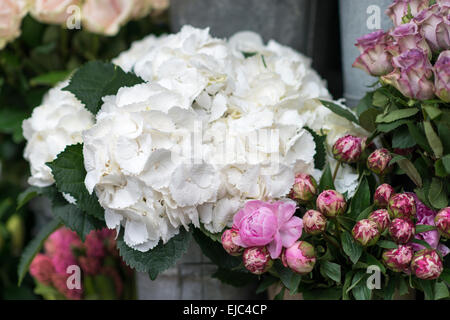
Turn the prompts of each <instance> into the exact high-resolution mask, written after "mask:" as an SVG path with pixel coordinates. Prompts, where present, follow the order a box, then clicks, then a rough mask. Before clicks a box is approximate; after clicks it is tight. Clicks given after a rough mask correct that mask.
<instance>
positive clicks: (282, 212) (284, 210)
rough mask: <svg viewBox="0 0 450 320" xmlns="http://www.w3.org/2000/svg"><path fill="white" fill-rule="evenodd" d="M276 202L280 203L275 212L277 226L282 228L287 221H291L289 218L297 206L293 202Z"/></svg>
mask: <svg viewBox="0 0 450 320" xmlns="http://www.w3.org/2000/svg"><path fill="white" fill-rule="evenodd" d="M278 202H280V204H279V207H278V212H277V214H278V225H279V226H282V225H283V224H285V223H286V222H288V221H289V219H291V217H292V216H293V215H294V213H295V209H296V207H297V206H296V204H295V202H294V201H286V202H282V201H278Z"/></svg>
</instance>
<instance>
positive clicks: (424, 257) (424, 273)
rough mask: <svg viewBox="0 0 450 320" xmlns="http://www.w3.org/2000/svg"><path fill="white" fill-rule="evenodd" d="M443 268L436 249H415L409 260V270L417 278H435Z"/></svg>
mask: <svg viewBox="0 0 450 320" xmlns="http://www.w3.org/2000/svg"><path fill="white" fill-rule="evenodd" d="M443 269H444V268H443V265H442V260H441V257H439V255H438V253H437V252H436V250H430V249H424V250H420V251H417V252H416V253H415V254H414V257H413V259H412V262H411V270H412V272H413V273H414V274H415V275H416V277H417V278H419V279H424V280H433V279H437V278H439V276H440V275H441V273H442V270H443Z"/></svg>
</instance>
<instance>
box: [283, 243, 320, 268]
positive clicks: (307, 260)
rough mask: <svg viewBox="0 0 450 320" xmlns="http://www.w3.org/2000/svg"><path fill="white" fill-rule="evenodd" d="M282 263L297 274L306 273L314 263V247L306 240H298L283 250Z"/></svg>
mask: <svg viewBox="0 0 450 320" xmlns="http://www.w3.org/2000/svg"><path fill="white" fill-rule="evenodd" d="M281 259H282V262H283V265H284V266H285V267H289V268H290V269H291V270H292V271H294V272H296V273H298V274H302V275H304V274H308V273H310V272H311V271H312V270H313V269H314V265H315V264H316V254H315V251H314V247H313V246H312V245H311V244H309V243H308V242H306V241H298V242H296V243H294V244H293V245H292V246H291V247H289V248H287V249H285V250H284V252H283V255H282V257H281Z"/></svg>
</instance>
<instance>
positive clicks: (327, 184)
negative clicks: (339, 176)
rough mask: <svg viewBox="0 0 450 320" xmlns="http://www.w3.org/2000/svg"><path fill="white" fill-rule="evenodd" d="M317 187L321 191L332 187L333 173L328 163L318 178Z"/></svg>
mask: <svg viewBox="0 0 450 320" xmlns="http://www.w3.org/2000/svg"><path fill="white" fill-rule="evenodd" d="M319 188H320V190H321V191H323V190H329V189H334V183H333V175H332V174H331V169H330V165H329V164H328V165H327V166H326V167H325V170H324V171H323V173H322V177H321V178H320V181H319Z"/></svg>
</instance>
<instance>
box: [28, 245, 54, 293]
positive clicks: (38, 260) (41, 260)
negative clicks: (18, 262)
mask: <svg viewBox="0 0 450 320" xmlns="http://www.w3.org/2000/svg"><path fill="white" fill-rule="evenodd" d="M53 273H55V268H54V267H53V263H52V260H51V259H50V258H49V257H47V256H46V255H45V254H42V253H38V254H37V255H36V256H35V257H34V259H33V261H32V262H31V265H30V274H31V275H32V276H33V277H35V278H36V280H37V281H39V282H40V283H42V284H45V285H47V286H49V285H51V283H52V274H53Z"/></svg>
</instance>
